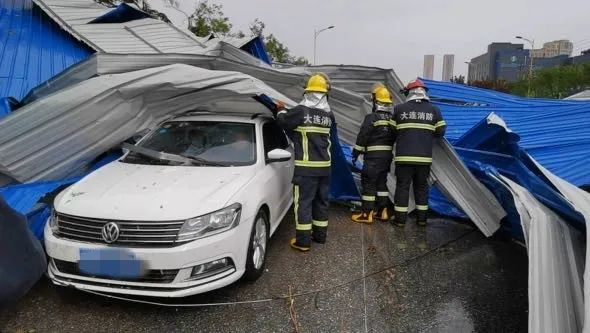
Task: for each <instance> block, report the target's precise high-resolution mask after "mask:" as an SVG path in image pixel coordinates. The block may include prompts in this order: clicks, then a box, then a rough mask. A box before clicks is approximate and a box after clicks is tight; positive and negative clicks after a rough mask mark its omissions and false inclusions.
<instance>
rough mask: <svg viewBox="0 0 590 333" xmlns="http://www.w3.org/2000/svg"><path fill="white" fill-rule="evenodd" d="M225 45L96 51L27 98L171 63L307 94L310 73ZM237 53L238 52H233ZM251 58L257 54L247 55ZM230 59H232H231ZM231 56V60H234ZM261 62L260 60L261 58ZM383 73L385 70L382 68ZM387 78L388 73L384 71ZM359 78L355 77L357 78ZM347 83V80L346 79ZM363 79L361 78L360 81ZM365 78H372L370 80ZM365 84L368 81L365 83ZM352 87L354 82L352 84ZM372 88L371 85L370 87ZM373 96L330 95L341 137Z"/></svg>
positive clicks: (353, 129) (351, 131) (353, 128)
mask: <svg viewBox="0 0 590 333" xmlns="http://www.w3.org/2000/svg"><path fill="white" fill-rule="evenodd" d="M222 44H224V45H225V47H224V48H222V50H223V53H222V54H220V55H218V56H204V55H180V54H162V55H135V54H132V55H113V54H96V55H94V56H92V57H91V58H89V59H88V60H86V61H84V62H82V63H80V64H78V65H76V66H73V67H72V68H70V69H68V70H67V71H65V72H64V73H63V74H62V75H58V76H57V77H56V78H54V79H53V80H51V81H50V82H48V83H47V84H46V85H43V86H42V87H39V88H38V89H35V90H34V91H33V92H32V95H31V96H29V97H30V98H26V101H27V102H29V101H32V100H34V99H35V98H38V97H41V96H46V95H48V94H50V93H53V92H56V91H57V90H58V89H63V88H65V87H67V86H69V85H72V84H75V83H77V82H81V81H83V80H86V79H88V78H91V77H93V76H95V75H106V74H115V73H125V72H130V71H134V70H139V69H145V68H153V67H158V66H163V65H168V64H175V63H177V64H188V65H191V66H197V67H201V68H207V69H215V70H226V71H236V72H241V73H244V74H247V75H250V76H253V77H255V78H257V79H259V80H261V81H263V82H264V83H266V84H268V85H269V86H270V87H272V88H273V89H276V90H277V91H280V92H281V93H283V94H284V95H286V96H287V97H289V98H291V99H293V100H295V101H299V100H300V99H301V96H302V95H303V88H304V85H305V80H306V78H307V74H295V73H285V72H282V71H280V70H276V69H273V68H271V67H270V66H264V67H261V66H259V65H255V64H247V63H243V62H241V61H238V60H235V61H234V59H237V58H236V57H235V56H238V55H240V56H241V55H247V54H245V53H244V52H242V51H240V50H239V49H236V48H235V47H232V46H231V45H229V44H225V43H222ZM234 51H235V52H236V54H235V55H234V54H233V53H230V52H234ZM247 56H248V57H249V59H253V57H251V56H249V55H247ZM228 58H229V59H228ZM230 59H231V60H230ZM258 61H260V60H258ZM350 68H351V69H350V70H354V71H355V73H356V75H357V76H359V75H360V73H361V72H362V71H361V67H359V66H352V67H350ZM330 70H331V72H330V73H331V74H333V75H335V76H338V72H339V71H344V72H346V71H349V67H348V66H342V67H337V66H333V67H331V68H330ZM375 73H377V72H376V71H374V70H373V69H371V68H368V74H367V76H370V77H373V76H374V75H375ZM382 73H385V71H383V70H382ZM381 77H382V78H383V77H384V75H383V74H382V75H381ZM356 80H358V79H355V81H356ZM342 81H343V82H345V80H344V79H342ZM358 81H360V80H358ZM365 81H369V80H368V79H367V80H365ZM363 84H364V83H363ZM349 86H350V84H349ZM369 89H370V88H369ZM368 98H369V95H367V94H364V95H360V94H357V93H355V92H353V91H351V90H349V89H345V88H341V87H340V86H339V85H338V84H337V83H335V84H334V88H333V89H332V91H331V95H330V104H331V106H332V109H333V110H334V111H335V113H336V120H337V121H338V131H339V135H340V138H341V139H342V140H343V141H344V142H345V143H349V144H351V143H354V141H355V140H356V135H357V133H358V128H359V126H360V123H361V122H362V120H363V119H364V117H365V115H366V114H368V113H369V112H371V105H370V103H369V102H368Z"/></svg>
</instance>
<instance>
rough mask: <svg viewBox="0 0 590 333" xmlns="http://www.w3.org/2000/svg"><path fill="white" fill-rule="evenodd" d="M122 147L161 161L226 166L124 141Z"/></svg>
mask: <svg viewBox="0 0 590 333" xmlns="http://www.w3.org/2000/svg"><path fill="white" fill-rule="evenodd" d="M122 147H123V148H124V149H128V150H130V151H132V152H135V153H138V154H141V155H145V156H147V157H151V158H154V159H157V160H161V161H169V162H177V163H189V164H193V165H194V164H195V163H198V164H203V165H211V166H226V165H225V164H222V163H218V162H213V161H208V160H205V159H202V158H198V157H192V156H185V155H176V154H170V153H164V152H161V151H156V150H153V149H149V148H145V147H139V146H134V145H132V144H129V143H126V142H125V143H123V146H122Z"/></svg>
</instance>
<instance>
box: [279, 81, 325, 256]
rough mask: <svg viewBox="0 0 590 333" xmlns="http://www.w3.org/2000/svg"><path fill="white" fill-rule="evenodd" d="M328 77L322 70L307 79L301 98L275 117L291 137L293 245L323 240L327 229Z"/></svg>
mask: <svg viewBox="0 0 590 333" xmlns="http://www.w3.org/2000/svg"><path fill="white" fill-rule="evenodd" d="M329 91H330V80H329V78H328V76H327V75H325V74H323V73H316V74H313V75H312V76H311V77H310V78H309V80H308V81H307V85H306V87H305V93H304V94H303V100H302V101H301V102H300V103H299V105H297V106H295V107H294V108H292V109H289V110H280V111H279V112H278V113H277V115H276V118H277V120H278V122H279V124H280V125H281V126H282V127H283V128H284V129H285V131H286V132H287V134H289V135H290V137H291V138H292V140H293V143H294V146H295V172H294V175H293V200H294V206H295V238H293V239H291V241H290V245H291V247H292V248H294V249H296V250H299V251H309V250H310V248H311V242H312V240H313V241H314V242H317V243H321V244H323V243H325V242H326V236H327V229H328V196H329V193H330V167H331V159H330V131H331V128H332V125H333V124H335V120H334V115H333V113H332V111H330V105H329V104H328V93H329Z"/></svg>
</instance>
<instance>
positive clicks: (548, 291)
mask: <svg viewBox="0 0 590 333" xmlns="http://www.w3.org/2000/svg"><path fill="white" fill-rule="evenodd" d="M500 177H501V179H500V183H503V184H504V185H505V186H506V187H507V188H508V189H509V191H510V192H511V193H512V195H513V198H514V202H515V207H516V209H517V210H518V213H519V215H520V218H521V224H522V226H523V231H524V234H525V236H526V239H527V249H528V256H529V277H528V279H529V332H534V333H544V332H547V333H550V332H564V333H570V332H571V333H574V332H581V330H582V325H583V323H584V316H585V314H584V297H583V293H582V272H583V267H584V264H583V258H584V252H585V251H584V247H583V245H582V243H581V241H580V239H581V237H580V232H579V231H577V230H575V229H573V228H572V227H570V226H569V225H568V224H567V223H566V222H565V221H564V220H563V219H562V218H561V217H559V216H558V215H557V214H555V213H554V212H553V211H551V210H550V209H549V208H547V207H546V206H545V205H543V204H542V203H540V202H539V201H538V200H537V199H536V198H535V197H534V196H533V195H532V194H531V193H530V192H529V191H528V190H526V189H525V188H523V187H522V186H520V185H518V184H516V183H515V182H513V181H511V180H510V179H509V178H507V177H504V176H500Z"/></svg>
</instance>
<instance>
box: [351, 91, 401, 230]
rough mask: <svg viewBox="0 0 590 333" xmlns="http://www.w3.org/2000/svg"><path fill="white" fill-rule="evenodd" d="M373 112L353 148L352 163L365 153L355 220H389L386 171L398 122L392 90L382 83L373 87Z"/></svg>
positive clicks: (367, 118) (389, 165) (353, 215)
mask: <svg viewBox="0 0 590 333" xmlns="http://www.w3.org/2000/svg"><path fill="white" fill-rule="evenodd" d="M372 96H373V113H371V114H369V115H367V116H365V120H364V121H363V124H362V125H361V129H360V132H359V134H358V136H357V139H356V144H355V146H354V147H353V150H352V164H353V165H354V164H355V163H356V161H357V159H358V157H359V155H363V170H362V173H361V187H362V207H361V211H360V212H355V213H353V214H352V217H351V218H352V220H353V221H354V222H360V223H372V222H373V219H374V217H376V218H378V219H379V220H381V221H384V222H387V221H388V220H389V211H388V206H389V205H390V202H389V191H388V190H387V174H389V170H390V168H391V162H392V158H393V143H394V142H395V122H394V121H393V114H392V111H393V101H392V99H391V93H390V92H389V90H388V89H387V87H385V86H384V85H383V84H381V83H379V84H376V85H375V86H374V87H373V90H372Z"/></svg>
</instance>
